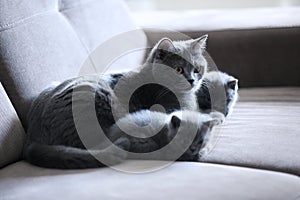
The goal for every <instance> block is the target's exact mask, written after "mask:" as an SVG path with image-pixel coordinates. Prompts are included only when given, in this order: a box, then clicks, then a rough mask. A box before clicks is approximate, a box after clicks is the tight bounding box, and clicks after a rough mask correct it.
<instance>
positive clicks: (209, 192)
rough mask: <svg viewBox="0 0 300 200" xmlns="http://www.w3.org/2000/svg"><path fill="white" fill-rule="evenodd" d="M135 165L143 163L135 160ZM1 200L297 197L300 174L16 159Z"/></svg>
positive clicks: (2, 180) (1, 175)
mask: <svg viewBox="0 0 300 200" xmlns="http://www.w3.org/2000/svg"><path fill="white" fill-rule="evenodd" d="M136 165H138V166H143V165H145V163H144V162H142V161H140V162H138V163H136ZM0 191H1V193H0V198H1V200H19V199H22V200H27V199H28V200H35V199H45V200H50V199H64V200H69V199H70V200H71V199H72V200H73V199H89V200H93V199H110V200H118V199H120V200H121V199H122V200H123V199H130V200H141V199H143V200H148V199H174V200H182V199H189V200H199V199H205V200H210V199H213V200H253V199H255V200H283V199H284V200H298V199H297V197H298V198H299V195H300V178H299V177H297V176H292V175H288V174H283V173H277V172H270V171H263V170H254V169H247V168H239V167H230V166H222V165H213V164H201V163H187V162H177V163H174V164H172V165H171V166H169V167H167V168H164V169H161V170H158V171H155V172H151V173H143V174H127V173H122V172H118V171H115V170H113V169H110V168H101V169H93V170H67V171H66V170H50V169H42V168H38V167H34V166H31V165H29V164H27V163H24V162H18V163H15V164H13V165H11V166H9V167H7V168H5V169H3V170H1V171H0Z"/></svg>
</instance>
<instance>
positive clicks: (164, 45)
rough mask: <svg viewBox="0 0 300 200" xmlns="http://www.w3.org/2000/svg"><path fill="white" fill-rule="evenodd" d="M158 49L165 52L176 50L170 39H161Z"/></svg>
mask: <svg viewBox="0 0 300 200" xmlns="http://www.w3.org/2000/svg"><path fill="white" fill-rule="evenodd" d="M156 48H157V49H162V50H165V51H172V50H175V46H174V44H173V42H172V40H171V39H169V38H163V39H161V40H160V41H159V42H158V43H157V45H156Z"/></svg>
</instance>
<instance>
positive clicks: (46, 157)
mask: <svg viewBox="0 0 300 200" xmlns="http://www.w3.org/2000/svg"><path fill="white" fill-rule="evenodd" d="M115 144H116V145H117V146H119V147H122V148H125V149H126V148H128V145H129V142H128V141H127V140H124V139H119V140H117V141H116V142H115ZM94 153H95V154H97V157H98V155H99V157H101V158H104V159H105V164H103V163H102V162H100V161H99V160H97V159H96V158H95V157H94V156H93V155H91V154H90V152H89V151H88V150H86V149H81V148H75V147H69V146H63V145H45V144H39V143H29V144H27V145H25V147H24V153H23V157H24V159H25V160H26V161H27V162H29V163H31V164H34V165H37V166H40V167H46V168H56V169H85V168H97V167H105V166H107V165H108V166H110V165H116V164H119V163H121V162H122V161H124V159H125V158H126V156H127V154H126V151H116V150H112V148H110V147H108V148H106V149H103V150H97V151H96V150H94Z"/></svg>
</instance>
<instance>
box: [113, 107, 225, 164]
mask: <svg viewBox="0 0 300 200" xmlns="http://www.w3.org/2000/svg"><path fill="white" fill-rule="evenodd" d="M223 120H224V115H223V114H222V113H219V112H212V113H210V114H202V113H199V112H197V111H189V110H188V111H187V110H183V111H176V112H173V113H171V114H165V113H161V112H153V111H149V110H142V111H138V112H136V113H131V114H128V115H126V116H125V117H123V118H121V119H119V120H118V121H117V122H116V124H115V125H113V126H112V127H111V129H110V131H109V135H110V136H111V137H112V138H113V139H114V140H115V139H117V138H122V137H125V138H127V139H128V140H129V141H130V144H131V145H130V148H129V149H128V151H129V152H130V153H129V155H128V158H129V159H143V160H145V159H152V160H180V161H198V159H199V151H200V149H201V148H203V147H204V146H205V144H206V139H207V138H208V137H209V135H210V132H211V130H212V128H213V127H214V126H215V125H218V124H220V123H222V121H223ZM193 133H194V134H193ZM175 136H176V138H175ZM171 141H173V143H172V144H171V145H170V149H168V150H166V151H164V150H162V149H161V148H163V147H165V146H166V145H168V144H169V143H170V142H171Z"/></svg>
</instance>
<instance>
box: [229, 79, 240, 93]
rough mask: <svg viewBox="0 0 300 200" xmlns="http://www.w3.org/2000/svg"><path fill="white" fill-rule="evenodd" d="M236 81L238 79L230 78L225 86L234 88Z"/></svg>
mask: <svg viewBox="0 0 300 200" xmlns="http://www.w3.org/2000/svg"><path fill="white" fill-rule="evenodd" d="M237 83H238V80H236V79H234V80H231V81H229V82H228V83H227V87H228V88H230V89H233V90H234V89H235V86H236V85H237Z"/></svg>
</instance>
